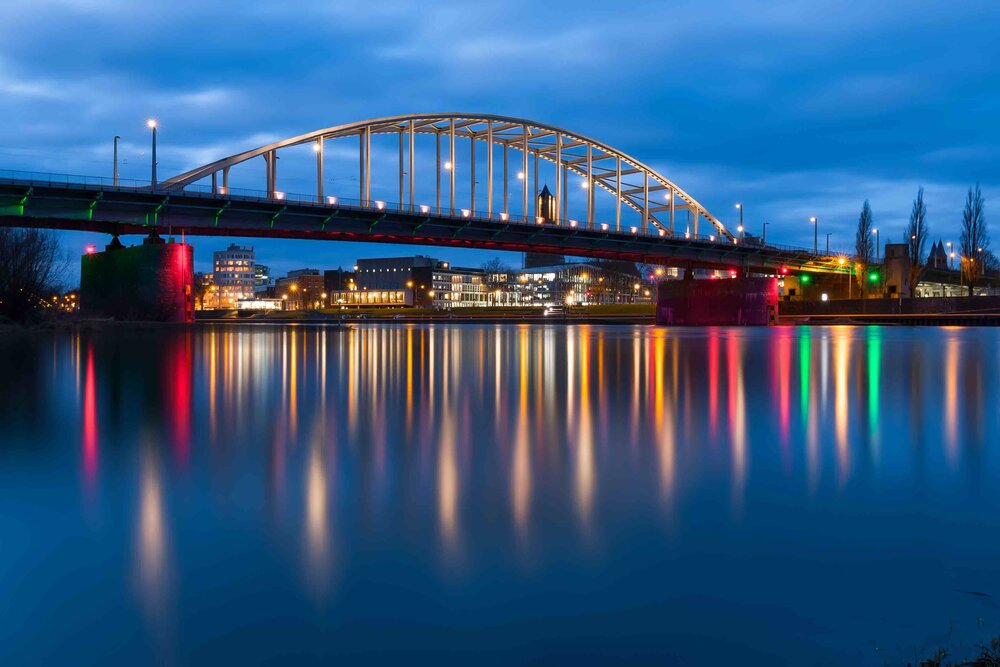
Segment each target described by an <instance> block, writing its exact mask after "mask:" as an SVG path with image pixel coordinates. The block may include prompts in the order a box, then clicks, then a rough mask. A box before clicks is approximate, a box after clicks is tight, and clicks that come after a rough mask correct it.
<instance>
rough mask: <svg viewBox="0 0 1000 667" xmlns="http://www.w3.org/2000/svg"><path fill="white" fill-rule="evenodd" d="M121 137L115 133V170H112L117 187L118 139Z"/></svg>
mask: <svg viewBox="0 0 1000 667" xmlns="http://www.w3.org/2000/svg"><path fill="white" fill-rule="evenodd" d="M119 139H121V137H119V136H118V135H117V134H116V135H115V171H114V184H115V187H118V140H119Z"/></svg>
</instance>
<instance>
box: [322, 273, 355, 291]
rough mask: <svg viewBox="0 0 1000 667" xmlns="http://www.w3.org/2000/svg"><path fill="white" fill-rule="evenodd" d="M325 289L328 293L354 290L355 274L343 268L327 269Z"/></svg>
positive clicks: (324, 282) (324, 279) (324, 281)
mask: <svg viewBox="0 0 1000 667" xmlns="http://www.w3.org/2000/svg"><path fill="white" fill-rule="evenodd" d="M323 289H325V290H326V291H327V293H330V292H339V291H344V290H352V289H354V272H353V271H345V270H344V269H342V268H336V269H327V270H326V271H324V272H323Z"/></svg>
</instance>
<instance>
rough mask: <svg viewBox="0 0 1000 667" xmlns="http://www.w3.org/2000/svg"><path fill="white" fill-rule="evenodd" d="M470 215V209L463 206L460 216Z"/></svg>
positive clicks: (466, 216)
mask: <svg viewBox="0 0 1000 667" xmlns="http://www.w3.org/2000/svg"><path fill="white" fill-rule="evenodd" d="M470 215H472V211H470V210H469V209H467V208H463V209H462V217H463V218H468V217H469V216H470Z"/></svg>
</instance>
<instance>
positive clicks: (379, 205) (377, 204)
mask: <svg viewBox="0 0 1000 667" xmlns="http://www.w3.org/2000/svg"><path fill="white" fill-rule="evenodd" d="M375 208H377V209H378V210H380V211H381V210H382V209H384V208H385V202H384V201H376V202H375Z"/></svg>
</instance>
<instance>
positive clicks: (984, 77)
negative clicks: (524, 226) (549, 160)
mask: <svg viewBox="0 0 1000 667" xmlns="http://www.w3.org/2000/svg"><path fill="white" fill-rule="evenodd" d="M0 21H2V24H3V25H4V39H3V41H0V98H2V100H3V103H2V105H0V169H16V170H37V171H47V172H58V173H79V174H87V175H108V176H109V175H110V173H111V139H112V137H113V136H114V135H115V134H119V135H121V136H122V148H121V156H122V159H123V161H124V164H123V166H122V175H123V176H124V177H135V178H146V177H148V161H149V155H148V146H147V144H148V131H147V130H146V128H145V126H144V122H145V119H146V118H147V117H149V116H155V117H156V118H158V119H159V122H160V135H159V173H160V174H161V177H163V176H168V175H172V174H174V173H178V172H181V171H183V170H185V169H188V168H190V167H193V166H196V165H198V164H202V163H205V162H208V161H210V160H212V159H215V158H218V157H222V156H224V155H227V154H230V153H234V152H236V151H238V150H241V149H246V148H251V147H254V146H257V145H260V144H262V143H265V142H267V141H269V140H272V139H277V138H282V137H285V136H291V135H294V134H299V133H302V132H306V131H309V130H312V129H316V128H319V127H324V126H329V125H335V124H338V123H343V122H349V121H353V120H358V119H362V118H370V117H379V116H386V115H393V114H402V113H411V112H428V111H471V112H485V113H496V114H504V115H512V116H520V117H525V118H530V119H535V120H538V121H541V122H546V123H550V124H554V125H558V126H561V127H565V128H568V129H570V130H573V131H576V132H579V133H581V134H585V135H588V136H591V137H594V138H596V139H599V140H602V141H604V142H605V143H608V144H610V145H612V146H615V147H616V148H619V149H621V150H623V151H625V152H627V153H630V154H633V155H635V156H636V157H638V158H640V159H642V160H643V161H645V162H646V163H648V164H650V165H652V166H653V167H655V168H657V169H658V170H660V171H661V172H662V173H664V174H665V175H666V176H667V177H669V178H671V179H672V180H674V181H675V182H677V183H678V184H679V185H680V186H681V187H683V188H684V189H686V190H687V191H689V192H691V193H692V194H693V195H694V196H695V197H696V198H697V199H698V200H699V201H701V203H702V204H704V205H705V206H706V207H707V208H708V209H709V210H710V211H712V212H713V213H714V214H715V215H717V216H718V217H720V218H722V219H723V220H724V221H727V222H728V223H729V224H730V225H731V226H732V227H735V220H736V215H735V213H736V212H735V208H734V204H735V202H737V201H742V202H744V203H745V206H746V212H747V218H746V222H747V225H748V228H749V229H750V230H751V231H758V230H759V227H760V225H761V223H762V222H763V221H764V220H767V221H768V222H769V223H770V224H769V226H768V237H769V239H770V240H774V241H779V242H785V243H790V244H796V245H803V246H811V245H812V227H811V226H810V225H809V223H808V218H809V216H811V215H819V216H820V218H821V224H822V226H821V228H820V231H821V233H822V234H825V233H826V232H832V233H833V237H832V245H833V247H834V248H849V247H850V246H851V244H852V237H853V227H854V224H855V222H856V220H857V214H858V212H859V210H860V208H861V204H862V202H863V201H864V200H865V199H866V198H867V199H870V200H871V203H872V208H873V210H874V213H875V218H876V225H877V226H878V227H879V228H880V229H882V230H883V234H882V239H883V241H884V240H885V239H886V238H887V237H888V238H890V239H895V240H899V239H900V238H901V237H902V229H903V226H904V224H905V222H906V218H907V216H908V214H909V207H910V203H911V201H912V198H913V196H914V195H915V193H916V190H917V188H918V186H921V185H923V186H924V187H925V189H926V199H927V204H928V208H929V216H928V219H929V222H930V225H931V230H932V236H933V238H934V239H937V238H942V239H944V240H949V239H957V236H958V221H959V219H960V215H961V207H962V203H963V197H964V193H965V191H966V189H967V188H968V187H969V186H970V185H971V184H974V183H975V182H977V181H979V182H981V183H982V186H983V189H984V193H985V196H986V200H987V219H988V220H990V219H992V218H993V216H992V213H991V212H992V210H993V204H994V201H996V197H997V195H1000V167H998V165H1000V124H998V122H997V119H998V118H1000V69H998V68H997V67H996V65H995V63H997V62H1000V40H998V39H997V38H996V26H997V25H1000V3H996V2H980V1H976V0H971V1H967V2H920V1H912V0H911V1H908V2H897V1H894V0H880V1H879V2H866V3H859V2H843V1H840V2H825V1H824V2H817V1H813V2H746V1H744V2H727V1H723V2H670V3H668V2H649V3H645V2H629V3H607V2H605V3H599V4H598V3H586V2H565V1H562V0H552V1H550V2H546V3H536V2H528V1H525V0H506V1H504V2H492V3H489V2H476V3H468V4H465V3H458V2H435V1H432V0H430V1H429V0H423V1H421V2H395V1H390V2H357V3H355V2H336V3H332V2H331V3H323V2H298V1H296V0H285V1H283V2H280V3H279V2H273V3H272V2H245V1H244V2H236V1H233V2H228V1H225V2H205V1H204V0H202V1H198V2H189V1H187V0H175V1H173V2H155V3H138V2H126V1H118V0H58V1H52V0H5V2H4V3H2V4H0ZM290 173H293V174H294V171H291V172H290ZM333 178H335V176H334V177H333ZM353 178H354V182H353V184H352V183H351V182H350V177H348V176H345V177H344V179H343V182H342V185H343V187H344V189H345V190H346V192H345V193H344V194H345V195H346V196H356V195H355V193H356V191H357V181H356V178H357V177H356V175H354V176H353ZM307 182H308V179H307ZM339 185H340V184H337V183H335V184H334V185H333V186H332V187H339ZM289 189H290V190H292V191H294V183H293V184H290V185H289ZM998 205H1000V204H998ZM64 239H65V242H66V246H67V248H68V250H69V251H71V252H73V253H74V254H75V253H77V252H79V251H80V250H82V248H83V245H84V244H85V243H88V242H97V243H102V242H103V239H102V238H101V237H99V236H88V235H84V234H68V233H67V234H64ZM252 243H253V244H254V245H255V246H256V247H257V250H258V261H261V262H263V263H267V264H271V265H272V266H273V267H274V268H275V269H276V270H277V271H278V272H284V271H287V270H288V269H293V268H297V267H301V266H303V265H309V266H314V267H317V268H327V267H335V266H338V265H343V266H350V265H351V264H353V263H354V260H355V258H357V257H363V256H379V255H404V254H410V253H412V252H416V251H420V252H425V253H427V254H433V255H436V256H439V257H441V258H443V259H450V260H451V261H453V262H456V263H462V264H468V265H478V264H480V263H482V262H483V261H485V260H487V259H489V258H490V257H491V256H492V254H487V253H478V252H475V251H456V250H445V249H423V250H417V249H415V248H413V247H407V246H396V247H393V246H385V245H367V244H348V243H316V242H312V243H310V242H301V241H262V240H254V241H252ZM224 245H225V241H223V240H219V239H198V240H196V241H195V253H196V261H197V263H198V268H199V269H204V268H206V267H207V266H208V261H209V260H210V257H211V250H214V249H218V248H220V247H222V246H224Z"/></svg>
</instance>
